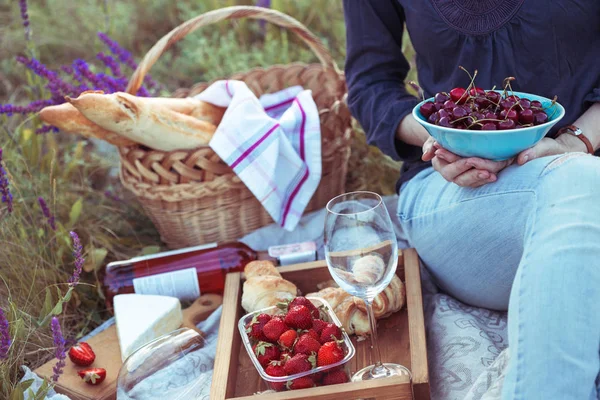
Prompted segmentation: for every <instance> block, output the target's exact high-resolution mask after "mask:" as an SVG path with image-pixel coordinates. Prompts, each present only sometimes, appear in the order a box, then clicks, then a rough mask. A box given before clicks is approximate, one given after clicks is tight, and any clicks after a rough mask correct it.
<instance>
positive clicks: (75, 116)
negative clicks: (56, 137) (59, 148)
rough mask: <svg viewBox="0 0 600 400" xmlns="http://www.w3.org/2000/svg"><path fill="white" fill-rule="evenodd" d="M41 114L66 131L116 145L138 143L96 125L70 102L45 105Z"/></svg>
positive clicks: (41, 116) (45, 119)
mask: <svg viewBox="0 0 600 400" xmlns="http://www.w3.org/2000/svg"><path fill="white" fill-rule="evenodd" d="M39 116H40V118H41V119H42V121H44V122H46V123H47V124H50V125H52V126H55V127H57V128H58V129H60V130H61V131H63V132H66V133H70V134H75V135H81V136H83V137H86V138H96V139H101V140H104V141H105V142H108V143H110V144H113V145H115V146H123V147H126V146H133V145H135V144H136V143H135V142H134V141H132V140H129V139H127V138H125V137H123V136H120V135H118V134H116V133H114V132H111V131H109V130H106V129H104V128H102V127H100V126H98V125H96V124H95V123H93V122H92V121H90V120H89V119H87V118H86V117H84V116H83V114H82V113H80V112H79V110H77V109H76V108H75V107H73V105H72V104H69V103H63V104H59V105H56V106H48V107H44V108H43V109H42V110H40V112H39Z"/></svg>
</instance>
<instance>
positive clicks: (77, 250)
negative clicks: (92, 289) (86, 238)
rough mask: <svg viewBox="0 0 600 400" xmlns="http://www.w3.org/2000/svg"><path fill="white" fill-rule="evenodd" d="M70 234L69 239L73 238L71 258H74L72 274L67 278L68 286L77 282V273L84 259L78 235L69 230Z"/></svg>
mask: <svg viewBox="0 0 600 400" xmlns="http://www.w3.org/2000/svg"><path fill="white" fill-rule="evenodd" d="M70 234H71V239H73V258H74V259H75V271H73V276H72V277H71V278H69V286H71V287H75V286H77V284H78V283H79V275H80V274H81V269H82V268H83V263H84V262H85V259H84V258H83V255H82V254H81V250H82V247H81V241H80V240H79V236H78V235H77V233H75V232H73V231H71V232H70Z"/></svg>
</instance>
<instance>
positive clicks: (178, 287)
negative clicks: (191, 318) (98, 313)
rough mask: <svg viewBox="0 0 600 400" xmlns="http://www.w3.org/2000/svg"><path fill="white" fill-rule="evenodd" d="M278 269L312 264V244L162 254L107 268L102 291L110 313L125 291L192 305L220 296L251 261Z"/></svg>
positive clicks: (208, 248)
mask: <svg viewBox="0 0 600 400" xmlns="http://www.w3.org/2000/svg"><path fill="white" fill-rule="evenodd" d="M259 259H260V260H271V261H273V262H274V263H275V264H278V265H287V264H290V263H299V262H307V261H314V260H315V259H316V244H315V243H314V242H305V243H295V244H291V245H282V246H272V247H270V248H269V250H268V252H257V251H255V250H253V249H251V248H250V247H249V246H247V245H246V244H244V243H242V242H228V243H222V244H217V243H212V244H208V245H203V246H196V247H189V248H185V249H179V250H173V251H166V252H161V253H156V254H151V255H148V256H141V257H135V258H132V259H130V260H125V261H116V262H112V263H110V264H108V265H107V266H106V275H105V278H104V293H105V296H106V303H107V306H108V308H109V309H112V301H113V298H114V296H116V295H118V294H125V293H138V294H156V295H163V296H172V297H177V298H178V299H180V300H182V301H191V300H195V299H196V298H198V297H199V296H200V295H201V294H206V293H216V294H223V290H224V287H225V276H226V275H227V273H229V272H242V271H243V270H244V267H245V266H246V264H248V263H249V262H251V261H254V260H259Z"/></svg>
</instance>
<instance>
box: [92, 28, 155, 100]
mask: <svg viewBox="0 0 600 400" xmlns="http://www.w3.org/2000/svg"><path fill="white" fill-rule="evenodd" d="M98 38H99V39H100V40H101V41H102V43H104V44H105V45H106V47H108V48H109V50H110V52H111V53H113V54H114V55H115V56H116V57H117V58H118V59H119V61H120V62H121V64H124V65H126V66H128V67H129V68H131V69H132V70H134V71H135V70H136V69H137V67H138V65H137V63H136V62H135V61H134V60H133V56H132V55H131V53H130V52H128V51H127V50H125V49H124V48H123V47H121V46H120V45H119V43H117V42H116V41H114V40H112V39H111V38H110V37H108V35H107V34H106V33H104V32H98ZM144 82H145V83H146V85H148V87H149V88H150V89H157V88H158V87H159V85H158V83H156V81H155V80H154V79H152V77H151V76H150V75H146V76H145V77H144ZM147 93H148V92H147V91H146V89H141V88H140V91H139V92H138V94H139V95H140V96H148V94H147Z"/></svg>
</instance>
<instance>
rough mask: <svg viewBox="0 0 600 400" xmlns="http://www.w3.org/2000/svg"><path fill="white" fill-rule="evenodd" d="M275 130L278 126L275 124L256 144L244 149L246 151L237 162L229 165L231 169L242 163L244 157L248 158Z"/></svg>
mask: <svg viewBox="0 0 600 400" xmlns="http://www.w3.org/2000/svg"><path fill="white" fill-rule="evenodd" d="M277 128H279V124H275V125H274V126H273V127H272V128H271V129H269V130H268V131H267V133H265V134H264V135H263V136H262V137H261V138H260V139H258V141H256V143H254V144H253V145H252V146H250V147H248V148H247V149H246V151H244V152H243V153H242V155H241V156H239V157H238V159H237V160H235V161H234V162H233V164H231V169H235V167H237V166H238V164H239V163H241V162H242V161H244V159H245V158H246V157H248V155H249V154H250V153H252V152H253V151H254V149H256V148H257V147H258V146H259V145H260V144H261V143H262V142H264V140H265V139H266V138H268V137H269V135H270V134H271V133H273V131H274V130H275V129H277Z"/></svg>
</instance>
